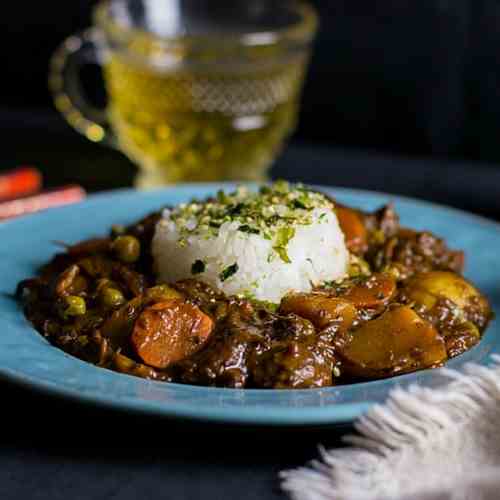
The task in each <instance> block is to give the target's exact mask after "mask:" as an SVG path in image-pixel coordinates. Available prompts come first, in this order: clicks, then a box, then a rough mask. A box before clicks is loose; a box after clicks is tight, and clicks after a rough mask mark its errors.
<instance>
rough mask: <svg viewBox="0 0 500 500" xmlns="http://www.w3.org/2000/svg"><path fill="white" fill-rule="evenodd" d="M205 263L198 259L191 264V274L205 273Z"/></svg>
mask: <svg viewBox="0 0 500 500" xmlns="http://www.w3.org/2000/svg"><path fill="white" fill-rule="evenodd" d="M205 268H206V266H205V263H204V262H203V261H202V260H200V259H198V260H195V261H194V262H193V265H192V266H191V274H201V273H204V272H205Z"/></svg>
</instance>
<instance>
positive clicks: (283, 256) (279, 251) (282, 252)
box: [274, 247, 292, 264]
mask: <svg viewBox="0 0 500 500" xmlns="http://www.w3.org/2000/svg"><path fill="white" fill-rule="evenodd" d="M274 251H275V252H276V253H277V254H278V255H279V257H280V259H281V260H282V261H283V262H285V263H286V264H291V262H292V261H291V260H290V257H288V253H287V251H286V248H283V247H274Z"/></svg>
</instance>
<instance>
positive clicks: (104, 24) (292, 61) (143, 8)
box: [49, 0, 317, 188]
mask: <svg viewBox="0 0 500 500" xmlns="http://www.w3.org/2000/svg"><path fill="white" fill-rule="evenodd" d="M209 4H210V7H209V6H208V5H209ZM316 29H317V17H316V14H315V11H314V10H313V8H312V7H310V6H309V5H308V4H306V3H303V2H301V1H298V0H253V1H252V0H222V1H217V2H215V1H209V0H204V1H203V0H107V1H102V2H101V3H99V4H98V5H97V7H96V9H95V11H94V27H92V28H90V29H89V30H87V31H85V32H83V33H81V34H78V35H73V36H71V37H69V38H68V39H67V40H66V41H65V42H64V43H63V44H62V45H61V46H60V47H59V49H58V50H57V51H56V52H55V53H54V55H53V57H52V60H51V68H50V77H49V84H50V88H51V91H52V93H53V95H54V101H55V104H56V107H57V109H58V110H59V111H60V112H61V113H62V114H63V115H64V117H65V118H66V119H67V121H68V122H69V123H70V124H71V125H72V126H73V127H74V128H75V129H76V130H78V131H79V132H81V133H82V134H84V135H85V136H86V137H87V138H88V139H90V140H91V141H94V142H101V143H105V144H108V145H111V146H113V147H116V148H117V149H119V150H120V151H122V152H123V153H125V154H126V155H127V156H128V157H129V158H130V159H131V160H132V161H133V162H135V163H136V164H137V165H138V166H139V172H140V173H139V175H138V177H137V179H136V185H137V187H142V188H146V187H154V186H158V185H162V184H170V183H175V182H181V181H215V180H253V181H261V180H264V179H265V178H266V172H267V169H268V168H269V166H270V165H271V163H272V161H273V160H274V158H275V156H276V155H277V154H278V153H279V151H280V149H281V147H282V145H283V143H284V141H285V139H286V138H287V136H288V135H289V134H290V133H291V132H292V131H293V129H294V127H295V124H296V120H297V114H298V105H299V100H300V93H301V89H302V84H303V80H304V74H305V70H306V67H307V62H308V59H309V55H310V49H311V44H312V41H313V39H314V35H315V33H316ZM95 63H97V64H99V65H100V66H101V67H102V69H103V74H104V81H105V86H106V93H107V96H108V105H107V107H106V109H104V110H100V109H97V108H95V107H93V106H92V105H91V104H90V103H89V102H88V101H87V100H86V98H85V95H84V92H82V88H81V87H82V86H81V82H80V70H81V68H82V66H83V65H85V64H95Z"/></svg>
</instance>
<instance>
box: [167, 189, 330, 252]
mask: <svg viewBox="0 0 500 500" xmlns="http://www.w3.org/2000/svg"><path fill="white" fill-rule="evenodd" d="M333 208H334V206H333V203H332V202H331V201H330V200H329V199H328V198H327V197H326V196H325V195H323V194H321V193H318V192H315V191H310V190H308V189H306V188H304V187H303V186H301V185H291V184H289V183H288V182H286V181H278V182H276V183H274V184H270V185H266V186H263V187H261V188H260V190H259V191H258V192H254V191H249V190H248V189H247V188H245V187H239V188H238V189H236V190H235V191H233V192H230V193H224V192H223V191H219V192H218V193H217V196H216V197H215V198H210V199H208V200H206V201H193V202H191V203H183V204H180V205H179V206H178V207H176V208H173V209H170V213H169V218H170V220H171V221H172V222H174V224H175V225H176V228H177V230H178V232H179V244H180V245H181V246H186V245H187V244H188V237H189V236H191V235H197V236H200V237H202V238H204V237H205V238H207V239H210V238H214V237H217V236H218V234H219V230H220V227H221V226H222V225H223V224H225V223H237V225H236V226H235V227H236V228H237V229H238V230H239V231H241V232H244V233H247V234H260V235H262V237H263V238H265V239H266V240H270V241H273V247H276V248H279V249H280V250H279V252H278V253H279V255H280V256H282V257H283V258H284V259H285V261H287V259H288V257H287V256H286V255H287V254H286V244H287V243H288V240H289V239H291V237H292V236H287V232H288V231H290V230H292V229H293V228H296V227H298V226H305V225H309V224H312V223H313V220H314V219H313V217H314V216H313V215H312V212H313V211H314V210H315V209H324V211H325V212H324V213H323V212H322V213H320V216H319V218H320V219H321V220H322V219H324V217H325V216H326V214H327V213H328V212H327V210H332V209H333Z"/></svg>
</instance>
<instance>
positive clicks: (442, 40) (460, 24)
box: [0, 0, 500, 161]
mask: <svg viewBox="0 0 500 500" xmlns="http://www.w3.org/2000/svg"><path fill="white" fill-rule="evenodd" d="M213 1H215V0H213ZM313 3H314V4H315V5H316V7H317V8H318V10H319V12H320V16H321V32H320V34H319V37H318V40H317V43H316V47H315V53H314V58H313V61H312V65H311V68H310V73H309V79H308V82H307V85H306V89H305V94H304V99H303V108H302V120H301V124H300V127H299V130H298V132H297V135H296V140H302V141H309V142H316V143H322V144H327V145H342V146H348V147H356V148H370V149H377V150H381V151H386V152H396V153H403V154H405V155H411V156H429V155H432V156H438V157H446V158H463V159H474V160H489V161H496V160H497V159H499V158H500V148H499V147H498V140H497V136H498V130H499V128H500V97H499V91H498V88H499V86H498V81H499V79H500V65H499V64H497V61H498V59H499V54H500V30H499V29H498V28H499V25H500V3H499V2H496V1H494V0H399V1H398V2H373V1H367V0H335V1H328V0H315V1H314V2H313ZM94 4H95V1H92V0H72V1H71V2H59V1H54V0H53V1H46V2H28V3H27V2H9V7H8V10H7V11H4V13H3V15H2V19H1V20H0V31H1V34H0V41H1V42H2V45H1V46H2V52H3V61H2V69H1V80H2V84H3V90H2V92H1V93H0V120H1V122H2V124H3V125H4V126H5V124H6V123H8V122H9V120H10V119H11V118H12V114H11V113H7V112H8V111H9V112H12V111H17V112H18V111H20V110H23V111H29V113H28V114H24V115H22V116H23V118H22V120H23V121H24V122H29V121H30V119H32V120H35V119H36V117H40V116H42V115H41V114H40V113H45V114H47V115H49V116H50V117H51V118H53V119H54V120H56V118H54V117H55V116H56V115H55V112H54V111H53V109H52V104H51V100H50V97H49V94H48V91H47V85H46V75H47V62H48V58H49V55H50V54H51V52H52V51H53V50H54V49H55V47H56V46H57V44H58V43H59V42H61V41H62V40H63V39H64V38H65V37H66V36H68V35H70V34H71V33H73V32H75V31H77V30H80V29H82V28H84V27H86V26H88V25H89V24H90V23H91V9H92V6H93V5H94ZM35 111H36V113H37V115H36V116H35V115H33V113H34V112H35ZM18 116H20V115H18ZM30 116H31V117H32V118H30ZM43 116H45V115H43Z"/></svg>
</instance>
